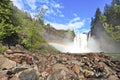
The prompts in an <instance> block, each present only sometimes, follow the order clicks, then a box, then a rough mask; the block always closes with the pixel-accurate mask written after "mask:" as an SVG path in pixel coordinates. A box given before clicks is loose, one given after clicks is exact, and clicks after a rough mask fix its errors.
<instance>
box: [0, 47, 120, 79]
mask: <svg viewBox="0 0 120 80" xmlns="http://www.w3.org/2000/svg"><path fill="white" fill-rule="evenodd" d="M0 80H120V61H119V60H113V59H112V58H111V57H110V56H108V55H106V54H105V53H87V54H69V53H47V54H44V53H41V52H34V53H30V52H28V51H26V50H24V49H22V48H20V47H19V48H18V47H14V49H9V50H7V51H6V52H4V54H1V55H0Z"/></svg>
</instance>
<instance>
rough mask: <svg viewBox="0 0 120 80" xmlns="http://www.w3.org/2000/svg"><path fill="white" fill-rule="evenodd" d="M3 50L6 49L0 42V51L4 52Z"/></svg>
mask: <svg viewBox="0 0 120 80" xmlns="http://www.w3.org/2000/svg"><path fill="white" fill-rule="evenodd" d="M5 50H6V47H5V46H4V45H2V44H0V53H3V52H5Z"/></svg>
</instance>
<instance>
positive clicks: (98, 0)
mask: <svg viewBox="0 0 120 80" xmlns="http://www.w3.org/2000/svg"><path fill="white" fill-rule="evenodd" d="M12 1H13V4H14V5H15V6H17V7H18V8H19V9H21V10H23V11H27V12H28V13H30V14H31V16H32V17H34V15H35V14H36V13H37V12H38V11H39V10H40V9H42V8H43V9H46V10H47V11H46V12H45V15H44V22H45V24H48V23H50V24H51V25H52V26H53V27H54V28H56V29H64V30H67V29H70V30H74V31H75V33H83V32H88V31H89V30H90V27H91V26H90V22H91V18H92V17H94V15H95V11H96V9H97V8H100V10H101V11H102V12H103V11H104V6H105V4H110V3H111V1H112V0H12Z"/></svg>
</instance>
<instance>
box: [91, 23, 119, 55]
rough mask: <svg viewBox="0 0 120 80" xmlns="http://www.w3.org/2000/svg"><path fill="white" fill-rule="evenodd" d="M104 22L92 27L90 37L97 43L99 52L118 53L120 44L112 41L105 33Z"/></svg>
mask: <svg viewBox="0 0 120 80" xmlns="http://www.w3.org/2000/svg"><path fill="white" fill-rule="evenodd" d="M104 27H105V25H104V22H102V21H98V22H96V23H95V25H94V27H92V28H91V32H90V35H91V37H92V38H94V39H95V41H96V42H98V44H99V47H100V49H101V51H103V52H110V53H119V52H120V49H119V48H120V43H119V42H117V41H115V40H113V39H112V38H111V37H110V36H109V35H108V33H107V32H106V31H105V28H104Z"/></svg>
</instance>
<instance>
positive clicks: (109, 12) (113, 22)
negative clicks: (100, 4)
mask: <svg viewBox="0 0 120 80" xmlns="http://www.w3.org/2000/svg"><path fill="white" fill-rule="evenodd" d="M98 21H100V22H102V23H103V24H104V29H105V31H106V32H107V33H108V35H109V36H111V38H112V39H114V40H115V41H120V0H112V3H111V5H107V4H106V5H105V7H104V13H103V14H102V13H101V12H100V10H99V8H98V9H97V10H96V13H95V18H92V20H91V26H92V28H91V29H93V28H94V25H95V24H96V23H97V22H98ZM95 27H98V26H95Z"/></svg>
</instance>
